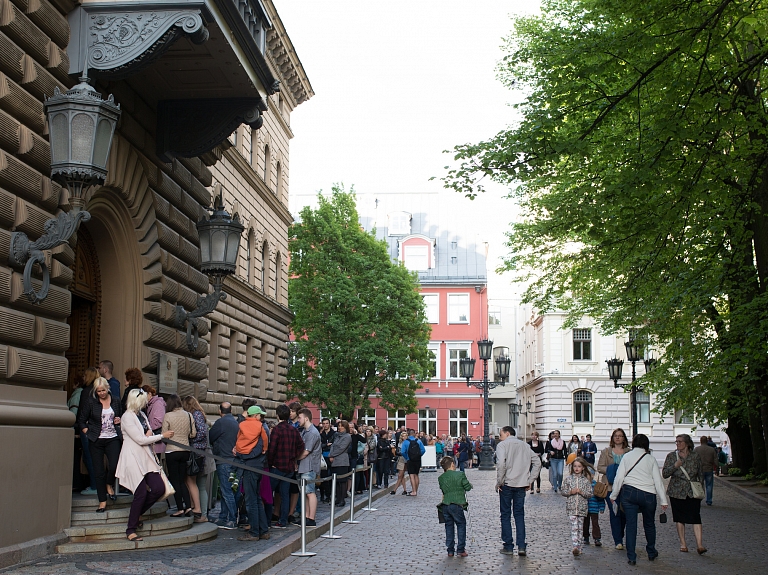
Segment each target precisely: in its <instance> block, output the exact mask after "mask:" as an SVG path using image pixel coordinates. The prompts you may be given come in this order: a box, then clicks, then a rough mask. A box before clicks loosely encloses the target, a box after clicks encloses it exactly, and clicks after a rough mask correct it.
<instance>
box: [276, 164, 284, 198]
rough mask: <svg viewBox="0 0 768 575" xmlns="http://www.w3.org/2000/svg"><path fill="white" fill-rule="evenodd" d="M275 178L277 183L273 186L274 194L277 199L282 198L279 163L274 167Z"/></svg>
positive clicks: (281, 177) (281, 174)
mask: <svg viewBox="0 0 768 575" xmlns="http://www.w3.org/2000/svg"><path fill="white" fill-rule="evenodd" d="M275 177H276V178H277V183H276V184H275V194H277V197H278V198H282V197H283V167H282V166H281V165H280V162H277V165H276V166H275Z"/></svg>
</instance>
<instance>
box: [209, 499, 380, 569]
mask: <svg viewBox="0 0 768 575" xmlns="http://www.w3.org/2000/svg"><path fill="white" fill-rule="evenodd" d="M388 494H389V490H387V489H382V490H380V491H379V492H378V493H374V494H373V497H372V501H377V500H379V499H381V498H382V497H384V496H385V495H388ZM367 505H368V497H364V498H363V501H361V502H360V503H357V504H355V513H357V512H358V511H360V510H362V508H363V507H366V506H367ZM348 515H349V509H345V510H344V511H339V512H337V513H336V517H335V518H334V526H336V525H339V524H340V523H341V522H342V521H343V520H344V519H345V517H347V516H348ZM330 527H331V521H330V518H328V519H326V520H324V521H323V522H322V523H319V524H318V525H317V527H315V528H314V529H312V530H309V529H308V530H307V543H310V542H312V541H314V540H315V539H317V538H318V537H320V536H321V535H323V534H324V533H327V532H328V531H329V530H330ZM300 550H301V531H299V532H298V533H296V534H294V535H292V536H291V537H288V538H286V539H285V540H284V541H283V543H282V544H281V545H280V546H279V547H278V548H276V549H271V550H268V551H265V552H263V553H259V554H258V555H254V556H253V557H251V558H250V559H248V560H247V561H244V562H243V563H241V564H240V565H238V566H236V567H233V568H232V569H228V570H227V571H224V573H222V575H261V574H262V573H264V572H265V571H268V570H269V569H271V568H272V567H274V566H275V565H277V564H278V563H280V562H281V561H282V560H283V559H287V558H288V557H290V556H291V553H293V552H295V551H300Z"/></svg>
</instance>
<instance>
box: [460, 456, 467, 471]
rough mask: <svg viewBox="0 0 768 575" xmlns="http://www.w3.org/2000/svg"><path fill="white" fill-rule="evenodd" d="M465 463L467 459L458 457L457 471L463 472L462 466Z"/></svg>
mask: <svg viewBox="0 0 768 575" xmlns="http://www.w3.org/2000/svg"><path fill="white" fill-rule="evenodd" d="M466 464H467V460H466V459H462V458H461V457H459V471H461V472H462V473H463V472H464V466H465V465H466Z"/></svg>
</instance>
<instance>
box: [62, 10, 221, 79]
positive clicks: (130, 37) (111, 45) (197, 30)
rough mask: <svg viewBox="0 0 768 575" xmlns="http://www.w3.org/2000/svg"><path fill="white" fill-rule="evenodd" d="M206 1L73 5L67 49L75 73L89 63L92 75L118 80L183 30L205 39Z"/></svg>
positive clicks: (159, 52)
mask: <svg viewBox="0 0 768 575" xmlns="http://www.w3.org/2000/svg"><path fill="white" fill-rule="evenodd" d="M207 12H208V11H207V9H206V8H205V3H204V2H203V1H201V0H197V1H191V2H180V1H178V0H175V1H174V0H168V1H167V2H162V3H156V2H152V3H150V2H147V3H144V2H104V3H102V2H99V3H88V4H84V5H82V6H79V7H78V8H76V9H75V10H73V11H72V12H71V13H70V14H69V16H68V20H69V24H70V27H71V30H72V40H71V42H70V45H69V47H68V48H67V53H68V55H69V58H70V69H69V73H70V74H75V73H82V71H83V69H84V68H87V69H88V71H89V73H91V75H96V76H99V77H104V78H108V79H110V80H119V79H121V78H125V77H128V76H130V75H133V74H135V73H136V72H138V71H139V70H141V69H143V68H145V67H146V66H148V65H149V64H151V63H152V62H154V61H155V60H157V59H158V58H159V57H160V56H162V55H163V53H165V52H166V51H167V50H168V49H169V48H170V47H171V45H173V43H174V42H175V41H176V40H178V39H179V38H180V37H181V36H182V35H185V34H186V35H188V36H189V38H190V40H191V41H192V42H194V43H196V44H201V43H203V42H205V41H206V40H207V39H208V29H207V28H206V23H207V22H208V21H209V20H210V15H209V14H208V13H207Z"/></svg>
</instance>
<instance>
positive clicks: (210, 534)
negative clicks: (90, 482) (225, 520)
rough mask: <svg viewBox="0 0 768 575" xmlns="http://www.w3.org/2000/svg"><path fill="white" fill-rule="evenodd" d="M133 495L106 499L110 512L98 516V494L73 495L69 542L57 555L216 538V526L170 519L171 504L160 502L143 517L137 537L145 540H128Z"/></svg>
mask: <svg viewBox="0 0 768 575" xmlns="http://www.w3.org/2000/svg"><path fill="white" fill-rule="evenodd" d="M132 501H133V496H119V497H118V498H117V501H114V502H112V501H110V500H109V499H108V500H107V511H106V512H105V513H96V508H97V507H98V506H99V501H98V498H97V497H96V496H95V495H90V496H85V495H79V494H73V495H72V519H71V527H70V528H69V529H65V530H64V533H65V534H66V535H67V537H69V541H68V542H67V543H64V544H62V545H58V546H57V547H56V553H93V552H103V551H125V550H129V549H149V548H155V547H170V546H173V545H183V544H185V543H195V542H196V541H204V540H206V539H212V538H214V537H216V534H217V533H218V528H217V527H216V525H214V524H213V523H194V522H193V521H192V518H191V517H171V516H170V515H168V505H167V504H166V502H165V501H160V502H158V503H156V504H155V505H153V506H152V508H150V510H149V511H148V512H147V513H146V514H144V515H143V516H142V518H141V519H142V521H143V522H144V527H143V528H142V529H140V530H139V531H138V534H139V535H140V536H141V537H143V538H144V541H128V540H127V539H126V537H125V526H126V524H127V523H128V514H129V512H130V508H131V502H132Z"/></svg>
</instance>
